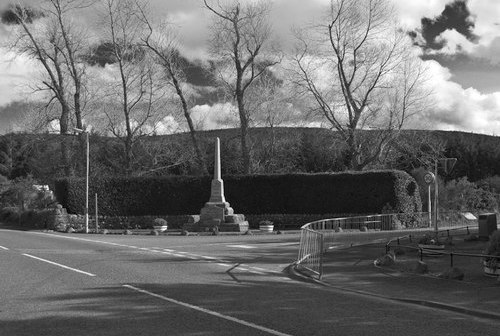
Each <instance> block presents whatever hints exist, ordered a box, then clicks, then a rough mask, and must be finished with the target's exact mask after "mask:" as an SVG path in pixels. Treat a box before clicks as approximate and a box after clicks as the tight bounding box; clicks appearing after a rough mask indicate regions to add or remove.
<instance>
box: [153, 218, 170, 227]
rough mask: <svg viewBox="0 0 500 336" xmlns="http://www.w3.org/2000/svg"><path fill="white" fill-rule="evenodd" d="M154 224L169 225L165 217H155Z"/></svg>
mask: <svg viewBox="0 0 500 336" xmlns="http://www.w3.org/2000/svg"><path fill="white" fill-rule="evenodd" d="M153 224H154V225H155V226H166V225H167V221H166V220H164V219H163V218H155V220H154V221H153Z"/></svg>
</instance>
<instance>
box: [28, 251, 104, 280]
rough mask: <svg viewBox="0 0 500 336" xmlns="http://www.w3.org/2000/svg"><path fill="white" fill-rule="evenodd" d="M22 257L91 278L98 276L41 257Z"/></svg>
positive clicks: (29, 255)
mask: <svg viewBox="0 0 500 336" xmlns="http://www.w3.org/2000/svg"><path fill="white" fill-rule="evenodd" d="M22 255H23V256H26V257H29V258H32V259H36V260H39V261H43V262H45V263H47V264H51V265H54V266H58V267H61V268H65V269H67V270H70V271H73V272H77V273H81V274H85V275H88V276H91V277H95V276H96V275H95V274H92V273H88V272H85V271H82V270H79V269H76V268H73V267H69V266H66V265H62V264H58V263H56V262H53V261H50V260H47V259H42V258H39V257H35V256H33V255H31V254H26V253H23V254H22Z"/></svg>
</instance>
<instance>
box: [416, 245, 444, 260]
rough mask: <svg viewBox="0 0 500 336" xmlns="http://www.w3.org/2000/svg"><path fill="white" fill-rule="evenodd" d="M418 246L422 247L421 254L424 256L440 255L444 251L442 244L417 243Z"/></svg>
mask: <svg viewBox="0 0 500 336" xmlns="http://www.w3.org/2000/svg"><path fill="white" fill-rule="evenodd" d="M418 247H419V248H421V249H422V254H423V255H426V256H435V257H437V256H442V255H443V254H442V253H441V252H443V251H444V245H434V244H418Z"/></svg>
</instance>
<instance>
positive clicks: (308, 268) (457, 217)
mask: <svg viewBox="0 0 500 336" xmlns="http://www.w3.org/2000/svg"><path fill="white" fill-rule="evenodd" d="M468 218H469V219H468ZM476 218H477V217H476ZM474 223H475V225H477V220H474V219H472V220H471V219H470V217H469V216H466V215H464V213H462V212H441V213H439V219H438V225H439V227H443V226H447V227H464V226H467V225H468V226H471V225H474ZM429 228H431V222H430V216H429V213H428V212H419V213H413V214H404V213H396V214H380V215H369V216H356V217H342V218H330V219H322V220H318V221H314V222H310V223H307V224H305V225H303V226H302V227H301V236H300V246H299V254H298V258H297V261H296V262H295V267H296V268H297V269H298V270H301V271H305V272H307V273H308V275H310V276H312V277H317V278H318V279H321V276H322V272H323V254H324V253H325V252H326V251H327V250H328V249H329V248H330V247H331V246H332V245H333V244H334V242H335V235H336V232H338V231H341V230H342V231H344V230H359V231H368V230H379V231H390V230H407V229H413V230H414V229H429Z"/></svg>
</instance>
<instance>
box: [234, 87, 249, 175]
mask: <svg viewBox="0 0 500 336" xmlns="http://www.w3.org/2000/svg"><path fill="white" fill-rule="evenodd" d="M236 98H237V101H238V111H239V115H240V138H241V156H242V159H243V174H246V175H248V174H250V173H251V159H250V147H249V137H248V118H247V116H246V114H245V106H244V104H243V97H242V96H241V95H238V96H237V97H236Z"/></svg>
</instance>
